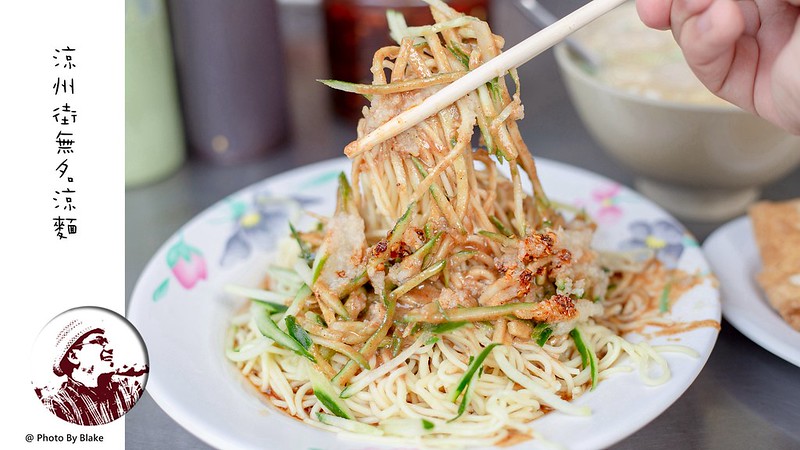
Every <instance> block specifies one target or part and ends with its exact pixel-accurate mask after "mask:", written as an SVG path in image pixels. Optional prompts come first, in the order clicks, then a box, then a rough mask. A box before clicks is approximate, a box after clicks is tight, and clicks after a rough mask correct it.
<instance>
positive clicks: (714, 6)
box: [636, 0, 800, 134]
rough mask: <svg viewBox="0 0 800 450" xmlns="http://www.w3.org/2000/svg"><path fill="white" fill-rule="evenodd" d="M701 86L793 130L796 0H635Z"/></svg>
mask: <svg viewBox="0 0 800 450" xmlns="http://www.w3.org/2000/svg"><path fill="white" fill-rule="evenodd" d="M636 7H637V10H638V12H639V17H640V18H641V20H642V22H644V23H645V24H646V25H647V26H649V27H652V28H657V29H662V30H666V29H670V28H671V29H672V34H673V36H675V40H676V41H677V42H678V45H680V47H681V49H682V50H683V54H684V57H685V58H686V61H687V62H688V63H689V66H691V68H692V70H693V71H694V73H695V74H696V75H697V77H698V78H699V79H700V81H702V82H703V84H705V85H706V87H707V88H708V89H710V90H711V91H712V92H714V93H715V94H717V95H718V96H720V97H722V98H724V99H726V100H728V101H729V102H731V103H733V104H735V105H738V106H739V107H741V108H743V109H746V110H748V111H751V112H754V113H756V114H758V115H759V116H761V117H763V118H765V119H767V120H769V121H770V122H773V123H775V124H776V125H778V126H780V127H782V128H784V129H786V130H788V131H790V132H792V133H795V134H800V0H740V1H736V0H636Z"/></svg>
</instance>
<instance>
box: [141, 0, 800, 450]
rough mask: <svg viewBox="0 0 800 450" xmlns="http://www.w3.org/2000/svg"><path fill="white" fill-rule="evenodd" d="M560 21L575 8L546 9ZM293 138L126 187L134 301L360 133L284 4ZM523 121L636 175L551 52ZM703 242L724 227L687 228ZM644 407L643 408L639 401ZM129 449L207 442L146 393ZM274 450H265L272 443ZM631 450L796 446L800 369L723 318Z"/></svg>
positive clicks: (529, 85) (508, 12) (535, 65)
mask: <svg viewBox="0 0 800 450" xmlns="http://www.w3.org/2000/svg"><path fill="white" fill-rule="evenodd" d="M510 3H511V2H507V1H496V2H495V4H494V8H493V11H492V12H493V14H494V15H493V19H494V20H493V27H494V30H495V32H497V33H499V34H502V35H504V37H505V38H506V42H507V44H506V45H507V47H508V46H511V45H513V44H515V43H517V42H519V41H520V40H522V39H524V38H525V37H527V35H528V34H529V33H531V32H532V31H534V30H533V28H532V26H531V25H530V24H529V23H528V22H526V21H525V19H524V18H523V17H522V16H521V15H520V14H519V13H518V12H517V11H516V9H515V8H514V7H513V6H512V5H511V4H510ZM542 3H543V4H545V5H546V6H547V7H549V8H550V9H551V10H552V11H553V12H555V13H556V14H559V15H563V14H566V13H567V12H569V11H571V10H573V9H574V8H576V7H577V6H578V4H579V3H580V2H577V1H575V0H550V1H546V0H545V1H543V2H542ZM281 18H282V20H281V26H282V32H283V35H284V44H285V46H286V50H287V51H286V55H287V58H286V70H287V71H288V75H289V80H290V81H289V85H288V90H289V98H290V109H291V118H292V136H291V138H290V139H289V140H288V141H287V143H286V144H284V145H282V146H280V147H279V148H277V149H276V150H275V152H274V154H273V155H271V156H269V157H268V158H265V159H264V160H263V161H260V162H256V163H252V164H247V165H243V166H236V167H219V166H212V165H208V164H206V163H203V162H200V161H194V160H189V161H188V162H187V164H185V165H184V166H183V167H182V168H181V169H180V170H179V171H178V172H177V173H175V174H174V175H173V176H171V177H170V178H168V179H166V180H163V181H161V182H158V183H155V184H152V185H149V186H146V187H141V188H135V189H129V190H128V191H127V193H126V195H125V201H126V205H125V208H126V217H125V229H126V246H125V251H126V255H125V258H126V273H125V278H126V298H130V295H131V292H132V290H133V286H134V284H135V282H136V280H137V278H138V277H139V274H140V273H141V271H142V270H143V269H144V266H145V264H146V263H147V261H148V260H149V259H150V258H151V256H152V255H153V254H154V253H155V252H156V250H157V249H158V247H159V246H160V245H161V244H162V243H163V242H164V241H165V240H166V239H167V238H168V237H169V236H170V235H171V234H172V233H174V232H175V231H176V230H177V229H178V228H179V227H180V226H181V225H183V224H184V223H185V222H186V221H188V220H189V219H190V218H192V217H193V216H194V215H195V214H197V213H199V212H200V211H202V210H203V209H205V208H207V207H208V206H210V205H211V204H213V203H214V202H216V201H217V200H219V199H222V198H223V197H225V196H227V195H229V194H231V193H233V192H236V191H237V190H239V189H241V188H243V187H245V186H248V185H250V184H251V183H254V182H256V181H258V180H261V179H263V178H265V177H268V176H271V175H275V174H277V173H280V172H283V171H286V170H288V169H291V168H294V167H297V166H301V165H304V164H308V163H312V162H315V161H320V160H324V159H328V158H333V157H336V156H340V155H341V154H342V153H341V152H342V149H343V147H344V145H345V144H347V143H348V142H350V141H351V140H352V139H353V138H354V136H355V127H354V125H353V124H351V123H348V122H346V121H342V120H340V119H337V118H335V117H334V116H333V113H332V108H331V105H330V97H329V95H328V92H327V88H325V87H324V86H322V85H321V84H319V83H317V82H315V81H314V79H315V78H322V77H325V76H327V62H326V56H325V50H324V42H325V41H324V24H323V23H322V17H321V14H320V10H319V7H318V6H313V5H307V4H306V5H302V4H282V5H281ZM520 76H521V78H522V82H523V84H524V89H523V90H522V93H523V103H524V104H525V116H526V117H525V119H524V120H522V121H521V123H520V127H521V130H522V134H523V137H524V138H525V140H526V142H527V144H528V146H529V147H530V148H531V151H532V152H533V153H534V155H535V156H541V157H546V158H550V159H554V160H559V161H563V162H565V163H568V164H572V165H575V166H579V167H584V168H586V169H589V170H591V171H594V172H597V173H600V174H602V175H605V176H607V177H610V178H612V179H614V180H617V181H619V182H620V183H623V184H625V185H628V186H630V185H631V183H632V174H631V173H630V172H629V171H628V170H626V169H625V168H624V167H621V166H619V165H617V164H616V163H615V162H614V161H612V160H610V159H609V158H608V157H607V156H606V155H605V153H603V151H601V149H600V148H598V146H597V145H596V144H595V143H594V142H593V141H592V139H591V137H590V136H589V135H588V134H587V132H586V130H585V129H584V128H583V126H582V124H581V123H580V121H579V119H578V117H577V115H576V113H575V111H574V110H573V108H572V106H571V105H570V103H569V101H568V98H567V94H566V91H565V89H564V86H563V84H562V82H561V79H560V77H559V75H558V72H557V69H556V64H555V60H554V59H553V57H552V54H551V53H550V52H548V53H545V54H543V55H541V56H539V57H537V58H536V59H535V60H533V61H531V62H530V63H528V64H527V65H525V66H524V67H523V68H521V70H520ZM797 196H800V170H799V171H795V172H793V173H792V174H790V175H789V176H788V177H786V178H784V179H783V180H781V181H779V182H777V183H775V184H773V185H771V186H767V187H766V188H765V189H764V192H763V197H764V198H769V199H775V200H779V199H788V198H792V197H797ZM684 224H685V225H686V226H687V227H688V228H689V229H690V230H691V231H692V232H693V233H694V234H695V236H696V237H697V238H698V239H699V240H700V241H702V240H703V239H705V238H706V237H707V236H708V235H709V234H710V233H711V232H712V231H713V230H714V229H715V228H717V227H718V226H720V225H721V224H720V223H696V222H684ZM643 401H644V400H643ZM126 418H127V420H126V424H127V425H126V442H127V447H128V448H131V449H140V448H141V449H150V448H170V449H176V450H177V449H198V448H207V445H206V444H204V443H203V442H201V441H200V440H198V439H197V438H195V437H194V436H193V435H191V434H190V433H188V432H187V431H186V430H184V429H183V428H182V427H180V426H179V425H178V424H177V423H175V422H174V421H173V420H172V419H171V418H170V417H169V416H167V415H166V414H165V413H164V412H163V411H162V410H161V409H160V408H159V407H158V405H157V404H156V403H155V402H154V401H153V399H152V398H150V397H149V396H148V395H147V394H145V395H144V397H143V398H142V399H141V400H140V401H139V403H138V404H137V405H136V407H135V408H133V409H132V410H131V411H130V412H129V413H128V415H127V416H126ZM265 445H267V444H265ZM615 448H623V449H642V448H650V449H673V448H709V449H716V448H720V449H722V448H724V449H753V448H771V449H781V448H785V449H789V448H795V449H797V448H800V368H798V367H796V366H793V365H792V364H789V363H788V362H786V361H784V360H782V359H780V358H778V357H777V356H774V355H772V354H771V353H769V352H767V351H766V350H764V349H762V348H761V347H759V346H757V345H756V344H754V343H753V342H751V341H750V340H748V339H747V338H746V337H744V336H743V335H742V334H740V333H739V332H738V331H736V330H735V329H734V328H733V327H732V326H730V325H729V324H728V323H727V322H723V323H722V331H721V333H720V336H719V340H718V341H717V344H716V347H715V349H714V351H713V353H712V354H711V357H710V359H709V360H708V363H707V364H706V366H705V368H704V369H703V371H702V372H701V373H700V375H699V376H698V378H697V380H696V381H695V382H694V384H693V385H692V386H691V387H690V388H689V389H688V390H687V391H686V393H685V394H684V395H683V396H682V397H681V398H680V399H678V400H677V401H676V402H675V403H674V404H673V405H672V406H671V407H670V408H669V409H668V410H666V411H665V412H664V413H663V414H661V416H659V417H658V418H657V419H655V420H654V421H652V422H651V423H650V424H648V425H647V426H645V427H644V428H642V429H641V430H639V431H638V432H636V433H635V434H633V435H632V436H630V437H628V438H627V439H625V440H623V441H622V442H620V443H619V444H617V445H616V446H615Z"/></svg>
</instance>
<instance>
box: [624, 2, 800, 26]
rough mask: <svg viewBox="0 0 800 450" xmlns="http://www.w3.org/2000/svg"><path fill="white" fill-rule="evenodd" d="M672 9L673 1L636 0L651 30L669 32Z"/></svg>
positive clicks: (640, 15)
mask: <svg viewBox="0 0 800 450" xmlns="http://www.w3.org/2000/svg"><path fill="white" fill-rule="evenodd" d="M798 1H800V0H798ZM671 9H672V0H636V12H638V13H639V19H640V20H641V21H642V22H643V23H644V24H645V25H647V26H648V27H650V28H655V29H658V30H668V29H669V28H670V10H671Z"/></svg>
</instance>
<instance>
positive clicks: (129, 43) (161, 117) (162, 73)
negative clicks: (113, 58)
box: [125, 0, 185, 187]
mask: <svg viewBox="0 0 800 450" xmlns="http://www.w3.org/2000/svg"><path fill="white" fill-rule="evenodd" d="M184 158H185V145H184V136H183V127H182V123H181V116H180V105H179V103H178V90H177V86H176V82H175V71H174V60H173V57H172V42H171V40H170V32H169V18H168V16H167V8H166V4H165V1H164V0H126V1H125V186H126V187H134V186H138V185H142V184H146V183H150V182H153V181H156V180H159V179H161V178H163V177H165V176H167V175H169V174H171V173H172V172H173V171H175V170H176V169H177V168H178V167H180V165H181V164H182V163H183V161H184Z"/></svg>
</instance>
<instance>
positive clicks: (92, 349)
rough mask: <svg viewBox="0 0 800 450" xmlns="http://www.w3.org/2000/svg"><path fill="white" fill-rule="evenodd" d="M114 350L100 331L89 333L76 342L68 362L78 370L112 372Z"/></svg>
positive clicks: (99, 373)
mask: <svg viewBox="0 0 800 450" xmlns="http://www.w3.org/2000/svg"><path fill="white" fill-rule="evenodd" d="M113 354H114V350H113V349H112V348H111V346H110V345H109V342H108V339H106V337H105V335H104V334H103V333H101V332H93V333H89V334H87V335H86V336H84V337H83V339H81V341H80V342H79V343H76V344H75V345H74V346H73V347H72V350H71V351H70V354H69V355H67V358H69V360H70V362H71V363H73V364H75V366H77V369H78V370H82V371H84V372H87V373H92V374H96V375H102V374H106V373H113V372H114V357H113Z"/></svg>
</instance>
